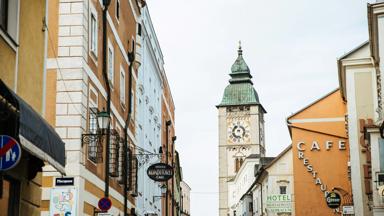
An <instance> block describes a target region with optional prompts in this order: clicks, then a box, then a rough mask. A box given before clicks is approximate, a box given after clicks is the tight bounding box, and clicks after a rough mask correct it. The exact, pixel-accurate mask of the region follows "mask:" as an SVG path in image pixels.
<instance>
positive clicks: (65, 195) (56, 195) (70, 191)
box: [49, 188, 77, 216]
mask: <svg viewBox="0 0 384 216" xmlns="http://www.w3.org/2000/svg"><path fill="white" fill-rule="evenodd" d="M76 203H77V191H76V188H52V189H51V199H50V203H49V211H50V213H49V215H65V216H76V212H77V205H76Z"/></svg>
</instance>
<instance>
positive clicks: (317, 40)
mask: <svg viewBox="0 0 384 216" xmlns="http://www.w3.org/2000/svg"><path fill="white" fill-rule="evenodd" d="M367 2H374V1H367V0H336V1H335V0H322V1H313V0H312V1H309V0H273V1H260V0H147V3H148V7H149V11H150V13H151V17H152V21H153V24H154V27H155V29H156V33H157V36H158V39H159V42H160V46H161V48H162V52H163V54H164V60H165V69H166V73H167V76H168V80H169V83H170V86H171V90H172V95H173V98H174V102H175V105H176V135H177V146H176V148H177V149H178V151H179V152H180V156H181V157H180V160H181V166H182V168H183V178H184V180H185V181H186V182H187V183H188V184H189V185H190V186H191V188H192V193H191V205H192V207H191V212H192V215H194V216H214V215H218V193H217V192H218V151H217V150H218V113H217V109H216V107H215V105H217V104H219V103H220V101H221V99H222V96H223V93H224V88H225V87H226V86H227V85H228V79H229V75H228V74H229V73H230V68H231V65H232V64H233V63H234V61H235V59H236V57H237V47H238V41H239V40H241V41H242V47H243V56H244V59H245V61H246V62H247V64H248V66H249V67H250V69H251V73H252V76H253V82H254V86H255V89H256V91H257V92H258V94H259V98H260V101H261V103H262V105H263V106H264V108H265V109H266V110H267V114H266V116H265V125H266V129H265V133H266V149H267V155H268V156H276V155H277V154H278V153H279V152H281V151H282V150H283V149H284V148H285V147H286V146H287V145H289V144H290V137H289V133H288V130H287V125H286V117H287V116H289V115H290V114H292V113H294V112H296V111H298V110H299V109H301V108H303V107H304V106H306V105H308V104H309V103H311V102H313V101H314V100H316V99H318V98H320V97H322V96H324V95H325V94H327V93H329V92H330V91H332V90H334V89H336V88H338V77H337V67H336V60H337V58H338V57H340V56H341V55H343V54H344V53H346V52H348V51H350V50H352V49H353V48H355V47H356V46H358V45H360V44H361V43H363V42H365V41H366V40H368V26H367V12H366V11H367Z"/></svg>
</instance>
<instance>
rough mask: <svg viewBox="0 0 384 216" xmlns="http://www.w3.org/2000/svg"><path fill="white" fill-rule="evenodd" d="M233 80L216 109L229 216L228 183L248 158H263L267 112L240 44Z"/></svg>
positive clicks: (222, 190) (222, 195) (224, 207)
mask: <svg viewBox="0 0 384 216" xmlns="http://www.w3.org/2000/svg"><path fill="white" fill-rule="evenodd" d="M229 75H230V76H231V79H230V80H229V85H228V86H227V87H226V88H225V91H224V96H223V99H222V101H221V103H220V104H219V105H217V106H216V107H217V109H218V111H219V216H227V215H228V212H229V210H230V209H229V206H228V182H229V181H231V180H232V179H233V178H234V177H235V176H236V173H237V172H238V170H239V169H240V167H241V165H242V163H243V161H244V160H245V158H246V157H248V156H250V155H252V157H259V158H260V157H264V154H265V146H264V114H265V113H266V111H265V110H264V108H263V106H262V105H261V103H260V101H259V96H258V95H257V92H256V90H255V89H254V87H253V82H252V80H251V79H252V75H251V73H250V70H249V68H248V66H247V64H246V63H245V61H244V59H243V51H242V49H241V46H239V50H238V57H237V59H236V61H235V63H234V64H233V65H232V68H231V73H230V74H229Z"/></svg>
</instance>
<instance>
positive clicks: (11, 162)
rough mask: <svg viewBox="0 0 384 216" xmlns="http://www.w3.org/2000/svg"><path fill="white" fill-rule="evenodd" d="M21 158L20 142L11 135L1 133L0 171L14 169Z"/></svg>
mask: <svg viewBox="0 0 384 216" xmlns="http://www.w3.org/2000/svg"><path fill="white" fill-rule="evenodd" d="M20 158H21V147H20V144H19V143H18V142H17V141H16V140H15V139H14V138H12V137H10V136H7V135H0V171H5V170H9V169H12V168H13V167H15V166H16V165H17V164H18V163H19V161H20Z"/></svg>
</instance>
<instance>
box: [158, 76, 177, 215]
mask: <svg viewBox="0 0 384 216" xmlns="http://www.w3.org/2000/svg"><path fill="white" fill-rule="evenodd" d="M164 77H166V76H165V74H164ZM162 85H163V91H162V97H161V98H162V99H161V115H162V116H161V122H162V124H161V130H162V134H161V137H162V152H163V153H162V158H161V161H162V162H163V163H166V164H168V165H170V166H172V167H173V168H175V167H174V165H175V153H176V150H175V142H176V136H175V104H174V102H173V98H172V94H171V89H170V86H169V84H168V80H167V79H163V84H162ZM174 173H175V169H174ZM174 177H175V175H174V176H173V178H174ZM173 178H171V179H170V180H168V181H166V182H165V185H166V189H167V190H166V193H165V194H162V196H163V197H162V210H163V211H162V215H163V216H168V215H171V214H172V209H173V193H174V187H173V183H172V182H173V180H174V179H173Z"/></svg>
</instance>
